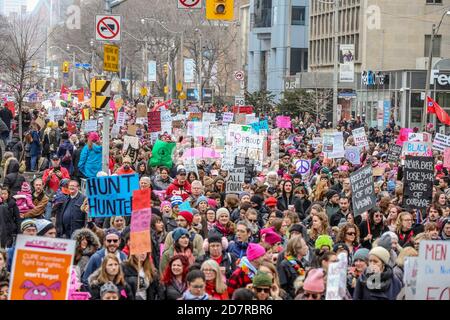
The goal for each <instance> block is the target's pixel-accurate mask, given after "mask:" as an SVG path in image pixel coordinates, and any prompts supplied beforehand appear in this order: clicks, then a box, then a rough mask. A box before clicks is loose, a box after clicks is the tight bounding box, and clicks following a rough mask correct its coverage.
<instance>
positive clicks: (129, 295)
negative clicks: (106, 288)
mask: <svg viewBox="0 0 450 320" xmlns="http://www.w3.org/2000/svg"><path fill="white" fill-rule="evenodd" d="M99 275H100V269H98V270H97V271H95V272H94V273H93V274H92V275H91V276H90V277H89V286H88V287H87V288H86V287H85V289H88V291H89V293H90V294H91V299H90V300H101V296H100V289H101V287H102V285H104V283H100V282H99V280H98V277H99ZM115 285H116V286H117V288H118V289H119V300H134V295H133V292H132V291H131V288H130V286H129V285H128V284H127V283H125V285H121V284H117V283H115Z"/></svg>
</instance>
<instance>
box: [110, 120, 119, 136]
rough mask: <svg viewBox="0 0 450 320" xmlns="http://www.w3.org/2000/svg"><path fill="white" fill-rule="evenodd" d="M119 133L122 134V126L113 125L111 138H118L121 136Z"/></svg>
mask: <svg viewBox="0 0 450 320" xmlns="http://www.w3.org/2000/svg"><path fill="white" fill-rule="evenodd" d="M119 133H120V126H119V125H118V124H117V123H115V124H113V126H112V128H111V137H112V138H117V137H118V136H119Z"/></svg>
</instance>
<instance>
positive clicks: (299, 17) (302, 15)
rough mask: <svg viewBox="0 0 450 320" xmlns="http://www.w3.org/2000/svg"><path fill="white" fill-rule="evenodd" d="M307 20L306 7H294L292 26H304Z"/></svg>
mask: <svg viewBox="0 0 450 320" xmlns="http://www.w3.org/2000/svg"><path fill="white" fill-rule="evenodd" d="M305 19H306V9H305V7H296V6H293V7H292V25H293V26H304V25H305Z"/></svg>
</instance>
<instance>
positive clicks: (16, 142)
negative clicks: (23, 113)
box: [6, 137, 23, 159]
mask: <svg viewBox="0 0 450 320" xmlns="http://www.w3.org/2000/svg"><path fill="white" fill-rule="evenodd" d="M6 151H11V152H12V153H13V154H14V158H16V159H19V158H20V156H21V154H22V151H23V147H22V143H21V142H20V139H19V137H12V139H11V141H10V142H8V145H7V146H6Z"/></svg>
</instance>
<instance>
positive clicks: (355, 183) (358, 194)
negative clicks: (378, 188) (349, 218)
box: [350, 166, 377, 216]
mask: <svg viewBox="0 0 450 320" xmlns="http://www.w3.org/2000/svg"><path fill="white" fill-rule="evenodd" d="M350 185H351V188H352V204H353V214H354V215H355V216H359V215H360V214H362V213H363V212H365V211H367V210H369V209H372V208H373V207H375V206H376V201H377V199H376V197H375V188H374V185H373V176H372V167H371V166H365V167H363V168H361V169H359V170H358V171H355V172H353V173H352V174H350Z"/></svg>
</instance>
